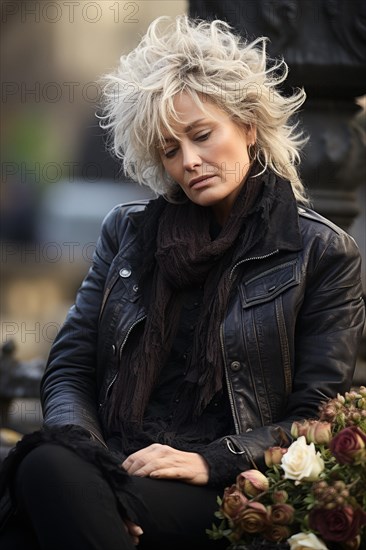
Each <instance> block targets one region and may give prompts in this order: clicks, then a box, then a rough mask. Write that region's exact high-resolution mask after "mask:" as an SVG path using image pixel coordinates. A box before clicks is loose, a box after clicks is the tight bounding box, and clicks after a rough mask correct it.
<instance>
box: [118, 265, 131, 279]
mask: <svg viewBox="0 0 366 550" xmlns="http://www.w3.org/2000/svg"><path fill="white" fill-rule="evenodd" d="M119 274H120V276H121V277H123V278H124V279H126V278H127V277H129V276H130V275H131V269H127V267H123V268H122V269H121V270H120V272H119Z"/></svg>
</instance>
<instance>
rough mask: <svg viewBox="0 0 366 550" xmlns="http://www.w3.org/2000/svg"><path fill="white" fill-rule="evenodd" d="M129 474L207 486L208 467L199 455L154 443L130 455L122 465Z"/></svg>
mask: <svg viewBox="0 0 366 550" xmlns="http://www.w3.org/2000/svg"><path fill="white" fill-rule="evenodd" d="M122 468H124V469H125V470H126V471H127V472H128V473H129V474H131V475H134V476H139V477H151V478H156V479H179V480H180V481H185V482H186V483H190V484H192V485H206V483H207V482H208V473H209V469H208V465H207V463H206V461H205V459H204V458H203V457H202V456H201V455H199V454H198V453H191V452H187V451H178V450H177V449H173V447H169V445H161V444H159V443H154V444H153V445H149V447H145V449H141V450H140V451H137V452H136V453H133V454H132V455H130V456H129V457H128V458H126V460H125V461H124V462H123V463H122Z"/></svg>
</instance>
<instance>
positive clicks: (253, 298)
mask: <svg viewBox="0 0 366 550" xmlns="http://www.w3.org/2000/svg"><path fill="white" fill-rule="evenodd" d="M297 284H299V276H298V266H297V261H296V260H293V261H291V262H286V263H285V264H282V265H278V266H276V267H273V268H272V269H269V270H268V271H265V272H263V273H261V274H260V275H257V276H256V277H253V278H252V279H249V281H246V282H244V283H243V284H242V285H241V295H242V300H243V307H244V308H245V307H250V306H252V305H255V304H259V303H264V302H268V301H269V300H273V298H275V297H276V296H278V295H279V294H281V293H282V292H284V291H285V290H286V289H288V288H290V287H291V286H294V285H297Z"/></svg>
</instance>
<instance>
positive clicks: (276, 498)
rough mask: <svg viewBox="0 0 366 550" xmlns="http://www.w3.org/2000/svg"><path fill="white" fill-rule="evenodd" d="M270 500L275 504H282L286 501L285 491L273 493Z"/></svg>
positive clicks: (286, 494)
mask: <svg viewBox="0 0 366 550" xmlns="http://www.w3.org/2000/svg"><path fill="white" fill-rule="evenodd" d="M272 500H273V502H274V503H275V504H284V503H285V502H287V500H288V493H287V491H284V490H281V491H274V492H273V495H272Z"/></svg>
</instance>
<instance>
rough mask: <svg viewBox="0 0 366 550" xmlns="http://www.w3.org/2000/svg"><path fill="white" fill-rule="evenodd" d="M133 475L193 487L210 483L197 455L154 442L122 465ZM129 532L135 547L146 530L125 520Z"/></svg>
mask: <svg viewBox="0 0 366 550" xmlns="http://www.w3.org/2000/svg"><path fill="white" fill-rule="evenodd" d="M121 466H122V468H124V469H125V470H126V471H127V472H128V473H129V474H130V475H133V476H139V477H151V478H155V479H179V480H180V481H185V482H186V483H190V484H192V485H206V483H207V482H208V472H209V469H208V465H207V462H206V461H205V459H204V458H203V457H202V456H201V455H199V454H198V453H189V452H186V451H178V450H177V449H173V447H169V445H161V444H159V443H154V444H153V445H149V447H146V448H145V449H141V450H140V451H137V452H136V453H133V454H132V455H130V456H129V457H128V458H126V460H125V461H124V462H122V464H121ZM124 525H125V528H126V531H127V532H128V533H129V535H130V536H131V538H132V541H133V543H134V544H135V545H137V544H138V541H139V536H140V535H142V533H143V531H142V529H141V527H140V526H139V525H136V524H135V523H133V522H132V521H130V520H128V519H125V520H124Z"/></svg>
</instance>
